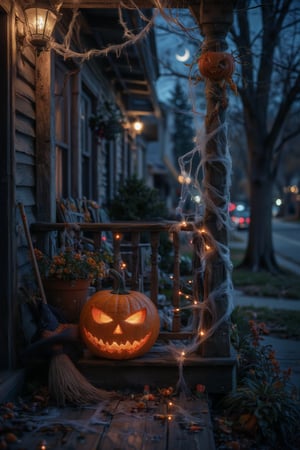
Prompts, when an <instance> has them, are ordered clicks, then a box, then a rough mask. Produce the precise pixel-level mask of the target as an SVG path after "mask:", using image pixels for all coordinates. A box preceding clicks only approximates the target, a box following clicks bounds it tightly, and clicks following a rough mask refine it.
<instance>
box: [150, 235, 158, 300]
mask: <svg viewBox="0 0 300 450" xmlns="http://www.w3.org/2000/svg"><path fill="white" fill-rule="evenodd" d="M150 240H151V286H150V298H151V300H152V301H153V303H154V304H155V305H157V298H158V246H159V232H158V231H152V232H151V237H150Z"/></svg>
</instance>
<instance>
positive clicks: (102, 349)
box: [79, 269, 160, 359]
mask: <svg viewBox="0 0 300 450" xmlns="http://www.w3.org/2000/svg"><path fill="white" fill-rule="evenodd" d="M110 273H111V275H113V277H115V278H116V280H117V282H118V286H117V289H115V290H113V291H110V290H103V291H98V292H96V293H95V294H94V295H92V296H91V297H90V299H89V300H88V301H87V302H86V303H85V305H84V307H83V309H82V311H81V315H80V324H79V326H80V332H81V335H82V338H83V340H84V342H85V344H86V346H87V347H88V349H89V350H90V351H91V352H92V353H93V354H94V355H96V356H101V357H104V358H108V359H132V358H136V357H137V356H141V355H143V354H144V353H146V352H147V351H149V350H150V348H151V347H152V346H153V344H154V343H155V341H156V339H157V337H158V334H159V330H160V319H159V315H158V312H157V309H156V307H155V305H154V304H153V303H152V301H151V300H150V299H149V298H148V297H146V296H145V295H144V294H142V293H141V292H137V291H128V290H126V289H125V284H124V280H123V278H122V277H121V275H120V274H119V273H118V272H117V271H115V270H112V269H111V270H110Z"/></svg>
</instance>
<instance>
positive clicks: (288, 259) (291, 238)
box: [231, 218, 300, 275]
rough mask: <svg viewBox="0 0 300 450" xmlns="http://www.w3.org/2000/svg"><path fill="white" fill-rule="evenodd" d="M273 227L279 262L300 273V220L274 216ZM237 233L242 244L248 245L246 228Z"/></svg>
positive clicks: (276, 255) (276, 254)
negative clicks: (288, 219) (292, 220)
mask: <svg viewBox="0 0 300 450" xmlns="http://www.w3.org/2000/svg"><path fill="white" fill-rule="evenodd" d="M272 227H273V245H274V250H275V257H276V259H277V261H278V264H279V265H282V266H284V267H286V268H287V269H289V270H291V271H292V272H294V273H297V274H299V275H300V239H299V238H300V222H296V221H294V222H291V221H286V220H283V219H281V218H274V219H273V222H272ZM235 235H236V236H238V238H239V240H240V242H241V241H242V245H245V246H246V245H247V239H248V232H247V231H246V230H242V231H235ZM231 245H232V243H231Z"/></svg>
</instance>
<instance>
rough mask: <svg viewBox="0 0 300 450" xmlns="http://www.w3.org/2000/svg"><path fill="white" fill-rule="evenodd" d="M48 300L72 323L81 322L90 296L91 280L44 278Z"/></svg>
mask: <svg viewBox="0 0 300 450" xmlns="http://www.w3.org/2000/svg"><path fill="white" fill-rule="evenodd" d="M43 285H44V289H45V294H46V299H47V302H48V303H49V304H50V305H52V306H55V307H56V308H57V309H58V310H59V312H61V314H63V316H64V317H65V318H66V320H67V321H68V322H70V323H77V322H79V317H80V312H81V309H82V307H83V305H84V304H85V302H86V300H87V298H88V290H89V287H90V280H56V279H45V280H43Z"/></svg>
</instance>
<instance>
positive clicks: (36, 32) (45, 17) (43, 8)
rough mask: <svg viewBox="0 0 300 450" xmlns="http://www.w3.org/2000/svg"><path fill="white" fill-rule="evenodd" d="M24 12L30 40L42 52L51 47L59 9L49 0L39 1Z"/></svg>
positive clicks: (38, 51)
mask: <svg viewBox="0 0 300 450" xmlns="http://www.w3.org/2000/svg"><path fill="white" fill-rule="evenodd" d="M24 13H25V20H26V24H27V29H28V39H29V42H30V43H31V45H33V46H34V47H35V48H36V50H37V53H38V54H40V52H41V51H43V50H46V49H47V48H48V47H49V41H50V38H51V35H52V32H53V30H54V27H55V24H56V22H57V19H58V16H59V13H58V10H57V9H55V8H53V7H51V6H50V2H49V1H47V2H46V1H37V2H35V6H28V7H27V8H25V10H24Z"/></svg>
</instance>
